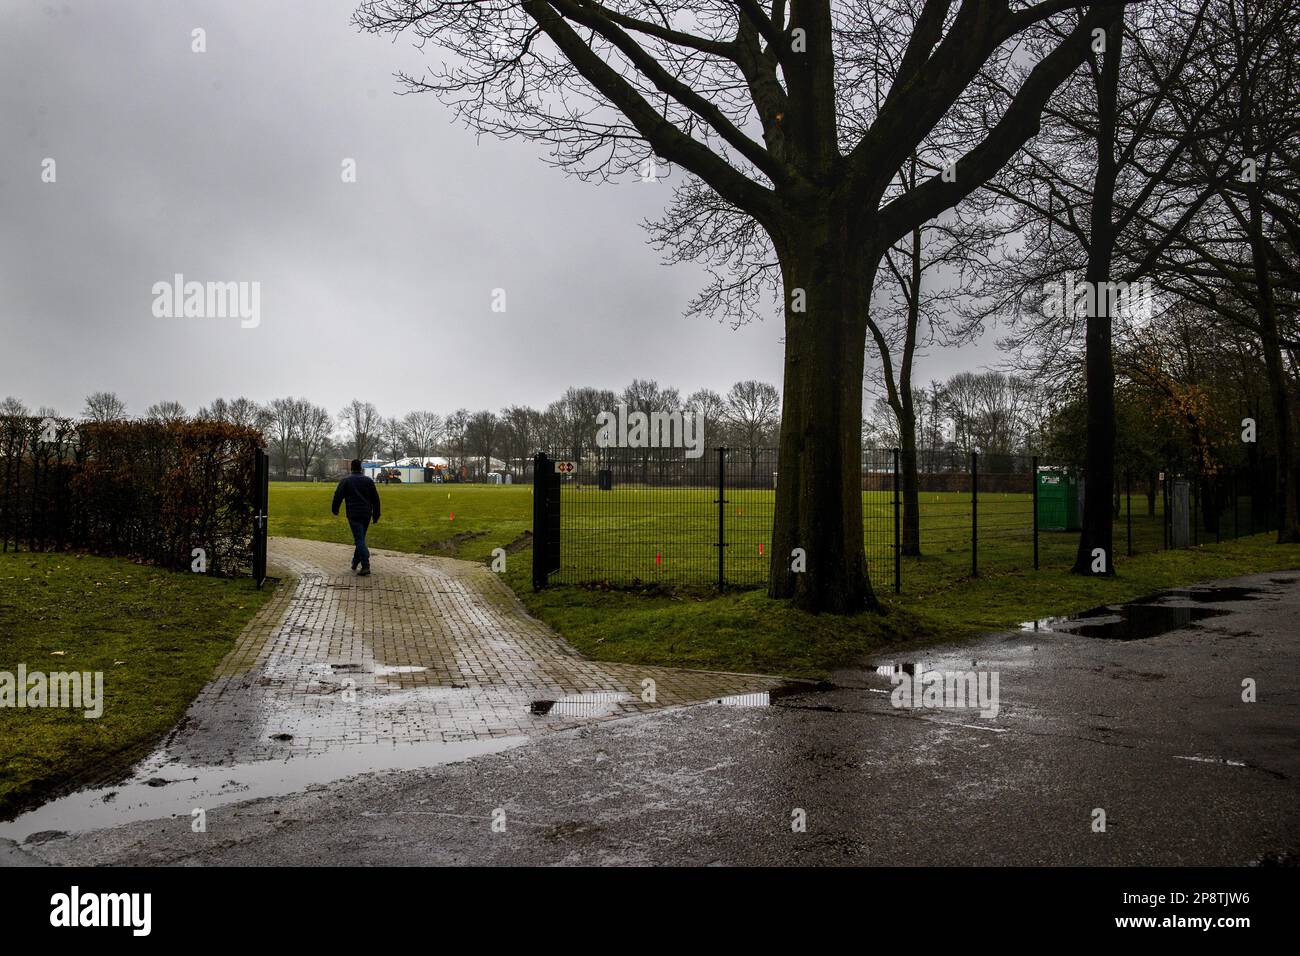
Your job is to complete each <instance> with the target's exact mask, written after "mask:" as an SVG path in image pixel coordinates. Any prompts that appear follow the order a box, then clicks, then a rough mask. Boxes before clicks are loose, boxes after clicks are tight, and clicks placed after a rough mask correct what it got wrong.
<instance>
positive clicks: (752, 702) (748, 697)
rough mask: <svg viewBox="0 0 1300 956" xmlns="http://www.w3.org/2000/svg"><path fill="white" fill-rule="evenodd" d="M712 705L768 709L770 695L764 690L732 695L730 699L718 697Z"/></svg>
mask: <svg viewBox="0 0 1300 956" xmlns="http://www.w3.org/2000/svg"><path fill="white" fill-rule="evenodd" d="M714 703H716V704H721V705H722V706H723V707H770V706H772V694H771V693H770V692H769V691H765V690H764V691H756V692H755V693H752V694H733V695H732V696H730V697H719V698H718V699H717V700H715V701H714Z"/></svg>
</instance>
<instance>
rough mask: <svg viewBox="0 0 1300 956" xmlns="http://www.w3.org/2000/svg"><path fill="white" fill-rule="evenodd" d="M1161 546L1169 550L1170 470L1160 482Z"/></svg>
mask: <svg viewBox="0 0 1300 956" xmlns="http://www.w3.org/2000/svg"><path fill="white" fill-rule="evenodd" d="M1160 545H1161V547H1163V548H1164V549H1165V550H1166V551H1168V550H1169V468H1168V467H1166V468H1165V470H1164V478H1162V479H1161V481H1160Z"/></svg>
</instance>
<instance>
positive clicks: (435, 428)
mask: <svg viewBox="0 0 1300 956" xmlns="http://www.w3.org/2000/svg"><path fill="white" fill-rule="evenodd" d="M402 430H403V431H404V432H405V433H406V444H407V451H408V452H409V453H411V454H413V455H415V456H417V457H418V458H419V459H420V461H421V463H423V462H424V460H425V459H426V458H428V457H429V456H430V455H432V454H433V452H434V449H435V448H437V447H438V442H439V441H440V440H441V438H442V418H441V416H439V415H436V414H434V413H433V412H425V411H419V412H408V413H407V414H406V416H405V417H404V418H403V419H402Z"/></svg>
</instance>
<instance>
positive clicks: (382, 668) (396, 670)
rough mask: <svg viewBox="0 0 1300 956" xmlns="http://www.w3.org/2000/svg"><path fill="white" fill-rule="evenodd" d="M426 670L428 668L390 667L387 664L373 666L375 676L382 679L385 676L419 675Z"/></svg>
mask: <svg viewBox="0 0 1300 956" xmlns="http://www.w3.org/2000/svg"><path fill="white" fill-rule="evenodd" d="M428 669H429V668H427V667H416V666H415V665H413V664H402V665H398V666H390V665H388V664H378V663H377V664H375V674H376V675H377V676H379V677H383V676H385V675H387V674H419V673H421V672H423V671H427V670H428Z"/></svg>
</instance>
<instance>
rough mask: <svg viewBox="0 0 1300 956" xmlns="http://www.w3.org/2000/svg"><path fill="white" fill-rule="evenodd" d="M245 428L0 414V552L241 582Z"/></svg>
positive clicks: (248, 496) (250, 465)
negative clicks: (120, 560) (108, 558)
mask: <svg viewBox="0 0 1300 956" xmlns="http://www.w3.org/2000/svg"><path fill="white" fill-rule="evenodd" d="M262 444H263V438H262V433H261V432H259V431H257V430H256V429H253V428H246V427H244V426H240V425H231V424H229V423H226V422H216V421H187V422H161V421H118V422H81V423H77V422H73V421H71V420H68V419H40V418H26V417H12V416H9V417H0V461H2V463H3V464H2V468H3V473H2V474H0V480H2V481H3V484H0V548H2V549H3V550H4V551H10V550H22V549H26V550H31V551H50V550H64V549H72V550H82V551H89V552H92V553H94V554H103V555H122V556H130V557H134V558H137V559H140V560H143V561H147V562H150V563H153V564H156V565H158V566H160V567H165V568H175V569H186V570H188V569H190V567H191V565H192V562H193V560H194V559H193V552H194V549H196V548H201V549H203V551H204V552H206V559H207V573H209V574H215V575H221V576H226V577H235V576H240V575H245V574H248V573H250V571H251V566H252V537H253V528H254V525H253V517H254V512H255V509H254V501H255V497H254V487H253V485H254V481H253V472H254V460H255V452H256V450H257V449H258V448H260V447H261V446H262Z"/></svg>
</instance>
